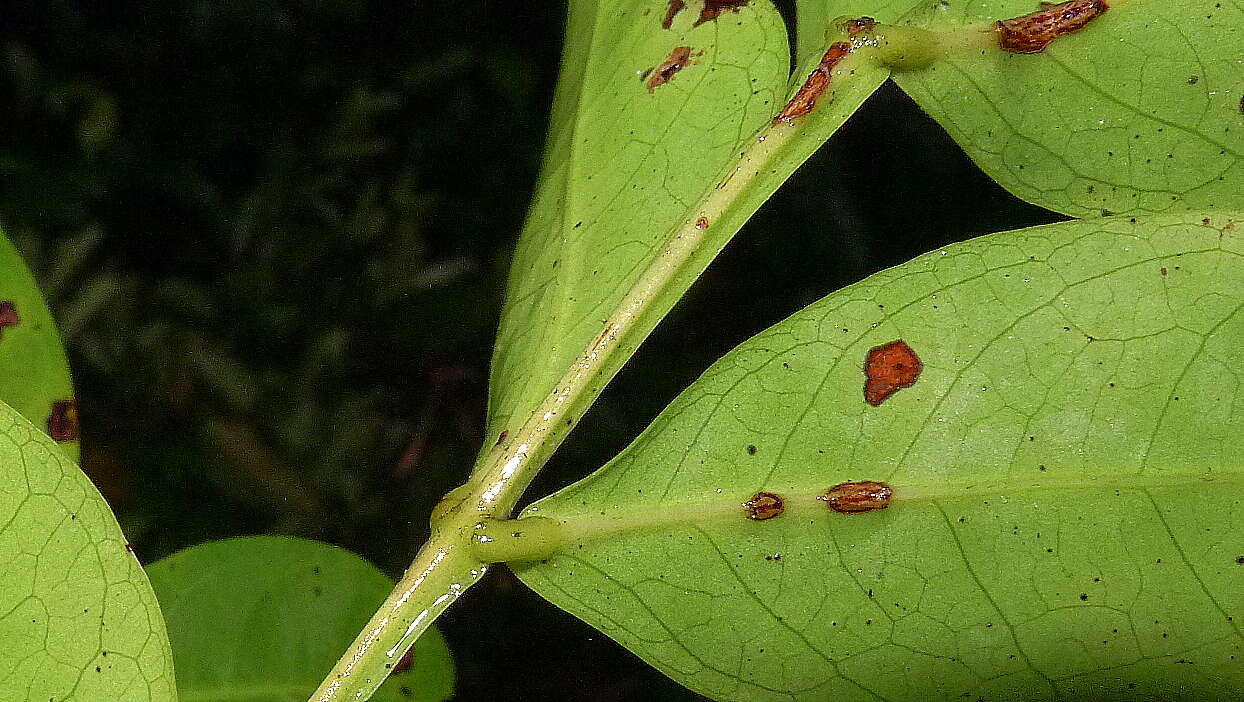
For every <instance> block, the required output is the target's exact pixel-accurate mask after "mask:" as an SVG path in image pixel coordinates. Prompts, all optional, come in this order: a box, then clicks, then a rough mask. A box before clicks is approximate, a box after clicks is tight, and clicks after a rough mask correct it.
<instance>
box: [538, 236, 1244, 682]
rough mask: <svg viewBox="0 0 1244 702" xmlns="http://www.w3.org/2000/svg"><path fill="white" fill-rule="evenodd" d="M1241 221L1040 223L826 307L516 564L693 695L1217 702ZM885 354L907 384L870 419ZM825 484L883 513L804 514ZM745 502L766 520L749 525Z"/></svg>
mask: <svg viewBox="0 0 1244 702" xmlns="http://www.w3.org/2000/svg"><path fill="white" fill-rule="evenodd" d="M1234 220H1240V222H1241V223H1240V224H1239V225H1236V224H1235V221H1234ZM1241 230H1244V218H1241V217H1239V216H1238V215H1237V216H1235V217H1232V216H1228V215H1222V214H1210V215H1205V216H1199V215H1198V216H1188V215H1178V216H1176V215H1162V216H1152V217H1147V218H1142V219H1139V220H1134V219H1130V218H1108V219H1098V220H1085V221H1075V222H1066V223H1060V224H1055V225H1050V226H1045V227H1037V228H1032V229H1025V230H1019V231H1014V232H1004V233H999V234H993V235H989V236H985V237H981V238H979V239H974V240H971V241H968V242H965V243H962V244H956V245H952V246H948V247H946V248H945V249H942V250H938V251H934V252H931V253H929V254H926V255H924V256H921V257H919V258H917V259H915V260H913V261H911V262H909V263H907V264H904V265H902V266H899V267H896V268H893V269H890V270H887V271H883V272H881V273H879V274H877V275H874V276H872V277H870V278H868V279H866V280H864V281H862V282H860V283H858V284H855V285H852V286H850V287H848V288H846V289H844V290H842V291H840V292H838V293H835V294H833V295H830V296H828V297H827V298H825V299H823V300H821V301H820V302H817V303H815V304H814V305H812V306H810V307H808V308H807V309H805V310H803V311H801V312H799V313H797V314H795V315H794V316H792V317H791V318H789V319H787V320H785V321H783V322H781V323H779V324H778V325H776V326H774V327H772V328H770V329H769V330H767V331H765V332H763V333H761V334H759V335H758V336H756V337H754V338H753V339H751V340H749V341H747V342H746V343H744V344H742V345H741V346H740V347H738V348H737V349H735V350H734V351H732V352H731V353H730V354H728V355H727V356H725V357H724V358H723V359H721V360H720V361H719V362H718V363H716V364H714V365H713V366H712V368H710V369H709V370H708V371H707V372H706V373H705V374H704V376H703V377H702V378H701V379H700V380H698V381H697V382H696V383H695V384H693V385H692V386H691V387H690V388H688V389H687V390H686V391H685V392H684V393H683V394H682V395H681V396H680V397H679V398H678V399H677V400H675V401H674V402H673V403H672V404H671V405H670V407H669V408H667V409H666V411H665V412H663V413H662V414H661V415H660V416H659V417H658V418H657V419H656V420H655V421H654V423H653V424H652V425H651V426H650V427H649V429H648V430H647V431H645V432H644V433H643V435H641V436H640V437H639V438H638V439H637V440H636V441H635V443H634V444H632V445H631V446H630V447H629V448H628V449H626V450H625V451H624V452H623V453H622V454H621V455H619V456H618V457H617V458H616V459H614V460H613V461H611V462H610V463H609V464H608V465H606V466H605V467H603V468H602V469H600V470H599V471H597V472H596V473H594V474H592V475H591V476H589V477H588V478H586V479H584V480H583V481H581V482H579V483H576V484H574V485H572V486H570V487H568V488H566V489H565V490H563V491H561V492H559V493H557V494H555V495H553V496H551V497H548V498H546V499H544V500H541V501H539V502H538V503H536V505H535V506H534V507H533V508H532V512H534V513H538V514H539V515H540V516H543V517H546V518H554V519H558V520H561V521H562V522H563V529H564V530H565V531H566V534H567V535H568V539H569V541H568V542H567V543H566V544H565V545H564V547H563V548H562V549H561V550H559V551H558V552H557V553H556V554H555V555H553V556H552V557H550V558H548V559H547V560H546V561H542V562H531V563H523V564H514V565H515V570H516V572H517V573H518V575H519V577H520V578H521V579H522V580H523V581H524V582H526V583H527V584H528V585H530V586H531V587H532V588H533V589H535V590H536V591H537V592H539V593H540V594H541V595H543V596H544V597H546V598H548V599H549V600H550V601H552V602H553V603H554V604H556V605H558V606H559V607H562V608H563V609H566V610H567V611H569V612H571V613H573V614H575V615H576V616H579V617H581V618H582V619H584V620H585V621H587V622H589V623H591V624H592V625H593V626H595V627H597V628H599V629H600V630H601V631H603V632H605V633H606V634H608V635H609V636H611V637H613V638H615V639H616V640H618V641H619V642H620V643H622V644H623V645H624V646H626V647H627V648H629V649H631V650H632V651H634V652H635V653H637V654H638V655H640V656H641V657H642V658H644V659H645V660H647V661H648V662H650V663H651V664H653V665H654V666H656V667H658V668H659V669H661V670H662V671H664V672H665V673H667V674H668V675H670V676H671V677H673V678H674V679H676V680H678V681H680V682H682V683H683V684H685V685H687V686H688V687H691V688H692V689H694V690H697V691H699V692H701V693H704V694H706V695H710V696H712V697H714V698H715V699H721V700H824V699H843V700H866V699H884V700H913V701H914V700H927V699H947V700H950V699H963V698H967V699H977V698H984V699H988V700H996V699H1068V698H1071V699H1081V698H1088V699H1100V698H1111V696H1116V695H1117V696H1119V697H1120V698H1126V699H1152V698H1162V699H1166V698H1176V697H1180V698H1185V699H1187V698H1198V699H1234V698H1236V697H1238V696H1239V695H1240V694H1241V691H1244V666H1241V665H1240V660H1241V658H1242V657H1244V636H1242V631H1241V622H1242V621H1244V463H1241V461H1240V456H1242V455H1244V400H1242V399H1241V397H1242V388H1241V382H1240V381H1241V377H1240V373H1239V370H1238V369H1240V368H1241V367H1242V366H1244V265H1241V255H1242V254H1244V236H1242V235H1244V231H1241ZM896 339H902V340H904V341H905V342H906V343H907V344H909V345H910V346H911V348H912V349H914V351H915V352H916V354H918V355H919V357H920V360H921V361H922V362H923V371H922V372H921V374H920V376H919V378H918V380H917V381H916V382H915V384H914V385H913V386H911V387H908V388H905V389H900V390H898V391H897V392H895V393H894V394H893V395H891V396H890V397H888V398H887V399H885V400H884V401H883V402H882V403H881V404H880V405H879V406H873V405H870V404H868V403H866V402H865V401H864V396H863V384H864V380H865V378H864V373H863V372H862V365H863V363H864V358H865V355H866V353H867V352H868V350H869V349H870V348H873V347H876V346H879V345H881V344H885V343H887V342H890V341H893V340H896ZM849 480H878V481H885V482H887V483H889V484H890V485H891V486H892V487H893V491H894V498H893V503H892V504H891V506H890V507H889V508H888V509H884V510H876V511H871V512H867V513H862V514H839V513H835V512H831V511H829V510H828V509H826V506H825V503H824V502H822V501H819V500H817V496H818V495H821V494H822V493H824V491H825V490H826V489H827V488H828V487H830V486H833V485H835V484H838V483H840V482H843V481H849ZM759 490H765V491H770V492H773V493H775V494H777V495H779V496H781V497H782V498H783V500H784V501H785V505H786V511H785V513H783V514H782V515H781V516H779V517H776V518H773V519H769V520H766V521H753V520H750V519H748V518H747V516H746V510H745V509H744V507H743V506H742V504H741V503H743V502H744V501H746V500H748V499H749V498H750V497H751V496H752V495H754V494H755V493H756V492H757V491H759ZM535 510H538V512H535Z"/></svg>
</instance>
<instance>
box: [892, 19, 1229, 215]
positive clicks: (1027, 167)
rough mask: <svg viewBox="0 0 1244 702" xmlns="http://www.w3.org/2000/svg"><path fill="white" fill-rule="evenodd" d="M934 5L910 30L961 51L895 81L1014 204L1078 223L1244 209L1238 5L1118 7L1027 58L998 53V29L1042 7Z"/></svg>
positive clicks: (946, 54) (897, 76)
mask: <svg viewBox="0 0 1244 702" xmlns="http://www.w3.org/2000/svg"><path fill="white" fill-rule="evenodd" d="M922 5H923V7H924V9H923V10H917V11H916V12H914V13H912V14H910V15H909V16H908V17H907V21H910V22H911V23H912V24H916V25H920V26H924V27H928V28H930V29H934V30H939V31H944V32H948V33H947V34H946V35H945V37H947V41H948V42H949V44H954V43H956V42H959V44H958V45H954V46H950V45H948V46H947V47H946V48H945V50H944V55H943V58H942V60H939V61H936V62H934V63H932V64H931V65H929V66H928V67H927V68H926V69H924V70H920V71H912V72H908V73H896V74H895V76H894V79H895V81H896V82H897V83H898V84H899V85H900V86H901V87H902V88H903V89H904V90H906V91H907V92H908V93H909V94H910V95H911V96H912V97H913V98H915V100H916V102H918V103H919V104H920V106H921V107H922V108H923V109H924V110H925V111H926V112H928V113H929V115H931V116H932V117H933V118H934V119H936V120H937V121H938V122H939V123H941V125H942V126H943V127H944V128H945V129H946V130H947V132H949V133H950V135H951V136H952V137H953V138H954V139H955V141H957V142H958V143H959V144H960V145H961V146H963V148H964V149H965V150H966V151H967V153H968V155H969V156H971V157H972V159H973V160H974V161H976V163H977V164H978V165H980V167H981V168H982V169H983V170H984V171H985V172H986V173H988V174H989V176H990V177H992V178H993V179H995V180H996V181H998V182H999V183H1000V184H1001V185H1002V186H1003V187H1005V188H1006V189H1008V190H1010V191H1011V192H1012V193H1014V194H1015V195H1017V196H1019V197H1021V198H1023V199H1025V200H1027V201H1029V202H1032V203H1035V204H1038V205H1040V206H1042V207H1046V208H1049V209H1052V210H1056V211H1058V212H1063V213H1066V214H1070V215H1075V216H1098V215H1099V214H1100V213H1101V212H1102V210H1106V211H1107V212H1108V213H1116V214H1121V213H1146V212H1149V213H1153V212H1164V211H1181V210H1198V209H1200V210H1210V209H1239V208H1240V207H1242V206H1244V158H1242V157H1244V114H1241V104H1240V100H1241V97H1242V96H1244V58H1242V54H1241V51H1240V47H1241V46H1244V7H1242V6H1241V5H1240V4H1239V3H1238V2H1220V1H1219V0H1118V1H1116V2H1112V3H1111V7H1110V9H1109V10H1108V11H1107V12H1106V13H1105V14H1103V15H1101V16H1100V17H1098V18H1097V19H1095V20H1093V21H1092V22H1091V23H1090V24H1089V25H1088V26H1087V27H1085V28H1084V29H1082V30H1081V31H1079V32H1076V33H1074V34H1068V35H1066V36H1063V37H1061V38H1059V39H1056V40H1055V41H1054V42H1053V43H1052V44H1050V45H1049V46H1048V47H1047V48H1046V49H1045V51H1044V52H1042V53H1039V54H1027V55H1025V54H1014V53H1008V52H1004V51H1002V50H1000V49H998V48H997V46H996V44H994V45H990V44H989V41H990V40H991V39H992V37H993V34H992V31H991V27H992V25H991V23H992V21H994V20H997V19H1001V18H1008V17H1014V16H1018V15H1023V14H1026V13H1028V12H1032V11H1033V10H1036V9H1037V8H1036V3H1035V2H1030V1H1029V0H945V1H942V0H938V1H937V2H926V3H922ZM965 26H972V27H975V28H977V31H973V30H968V29H963V27H965ZM956 31H957V32H958V33H957V34H956ZM973 34H975V35H976V37H977V39H976V40H975V41H968V40H967V39H966V38H967V37H969V36H971V35H973Z"/></svg>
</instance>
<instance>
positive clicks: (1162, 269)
mask: <svg viewBox="0 0 1244 702" xmlns="http://www.w3.org/2000/svg"><path fill="white" fill-rule="evenodd" d="M1158 270H1159V271H1160V272H1161V273H1162V275H1166V266H1162V267H1161V268H1160V269H1158Z"/></svg>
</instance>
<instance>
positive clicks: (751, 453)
mask: <svg viewBox="0 0 1244 702" xmlns="http://www.w3.org/2000/svg"><path fill="white" fill-rule="evenodd" d="M747 455H749V456H755V455H756V445H755V444H748V445H747Z"/></svg>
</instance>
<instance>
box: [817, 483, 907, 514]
mask: <svg viewBox="0 0 1244 702" xmlns="http://www.w3.org/2000/svg"><path fill="white" fill-rule="evenodd" d="M893 496H894V489H893V488H891V487H890V486H889V484H887V483H882V482H878V481H876V480H859V481H849V482H845V483H838V484H837V485H835V486H833V487H831V488H830V489H829V490H826V491H825V494H824V495H821V496H820V497H818V498H817V499H818V500H823V501H824V502H825V504H826V506H828V507H829V508H830V509H832V510H834V511H835V512H842V513H844V514H856V513H859V512H871V511H873V510H875V509H885V508H886V507H889V506H890V499H891V498H892V497H893Z"/></svg>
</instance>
